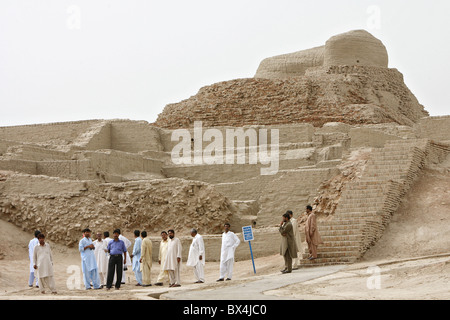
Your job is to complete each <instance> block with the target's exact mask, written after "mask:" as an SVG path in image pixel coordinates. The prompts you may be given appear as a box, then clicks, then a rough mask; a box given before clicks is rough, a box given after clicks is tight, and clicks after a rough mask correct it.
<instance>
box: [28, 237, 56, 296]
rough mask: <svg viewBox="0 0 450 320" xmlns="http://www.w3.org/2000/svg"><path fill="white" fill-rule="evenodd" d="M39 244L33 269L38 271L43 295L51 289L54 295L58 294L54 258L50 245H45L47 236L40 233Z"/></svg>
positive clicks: (36, 247)
mask: <svg viewBox="0 0 450 320" xmlns="http://www.w3.org/2000/svg"><path fill="white" fill-rule="evenodd" d="M38 241H39V244H38V245H37V246H35V247H34V251H33V268H34V269H35V270H37V273H38V277H39V283H40V284H41V293H45V289H46V288H49V289H50V290H51V291H52V293H53V294H56V288H55V280H54V279H53V256H52V250H51V249H50V245H49V244H48V243H45V235H44V234H43V233H39V235H38Z"/></svg>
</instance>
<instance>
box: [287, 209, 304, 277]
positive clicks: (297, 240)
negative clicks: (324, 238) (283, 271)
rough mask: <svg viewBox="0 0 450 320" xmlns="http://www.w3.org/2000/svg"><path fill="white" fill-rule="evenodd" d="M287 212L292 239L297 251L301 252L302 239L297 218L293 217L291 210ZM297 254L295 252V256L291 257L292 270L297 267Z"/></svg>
mask: <svg viewBox="0 0 450 320" xmlns="http://www.w3.org/2000/svg"><path fill="white" fill-rule="evenodd" d="M286 212H287V213H289V216H290V217H291V220H290V221H291V223H292V229H293V230H294V239H295V244H296V245H297V252H300V253H301V252H302V240H301V238H300V230H299V229H298V220H297V219H295V218H294V213H293V212H292V211H291V210H288V211H286ZM298 260H299V255H298V254H297V258H294V259H293V263H292V270H297V269H298V268H299V264H298Z"/></svg>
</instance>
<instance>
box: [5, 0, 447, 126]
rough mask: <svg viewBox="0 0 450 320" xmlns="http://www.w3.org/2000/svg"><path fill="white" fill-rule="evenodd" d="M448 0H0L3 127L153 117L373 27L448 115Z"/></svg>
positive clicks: (395, 60) (432, 108) (397, 64)
mask: <svg viewBox="0 0 450 320" xmlns="http://www.w3.org/2000/svg"><path fill="white" fill-rule="evenodd" d="M449 15H450V1H448V0H433V1H424V0H415V1H411V0H409V1H406V0H403V1H400V0H390V1H375V0H374V1H364V0H345V1H344V0H339V1H336V0H334V1H331V0H330V1H317V0H316V1H294V0H276V1H266V0H254V1H249V0H228V1H215V0H198V1H197V0H176V1H175V0H167V1H150V0H71V1H66V0H41V1H36V0H27V1H26V0H1V2H0V126H9V125H19V124H30V123H46V122H56V121H73V120H85V119H113V118H123V119H133V120H146V121H149V122H153V121H154V120H156V117H157V116H158V114H159V113H160V112H161V111H162V110H163V108H164V106H165V105H166V104H168V103H174V102H179V101H181V100H183V99H186V98H189V97H190V96H192V95H194V94H196V93H197V91H198V90H199V89H200V88H201V87H202V86H205V85H209V84H212V83H215V82H219V81H225V80H231V79H236V78H247V77H253V76H254V74H255V72H256V69H257V67H258V65H259V62H260V61H261V60H262V59H264V58H266V57H270V56H274V55H278V54H283V53H289V52H294V51H299V50H303V49H308V48H311V47H314V46H319V45H323V44H325V41H326V40H327V39H328V38H330V37H331V36H333V35H335V34H338V33H342V32H346V31H349V30H352V29H366V30H367V31H369V32H371V33H372V34H373V35H374V36H375V37H377V38H379V39H380V40H381V41H383V43H384V44H385V46H386V48H387V50H388V54H389V67H391V68H397V69H398V70H399V71H400V72H402V73H403V75H404V77H405V83H406V85H407V86H408V87H409V88H410V89H411V91H412V92H413V93H414V94H415V95H416V97H417V98H418V100H419V102H420V103H422V104H423V105H424V106H425V108H426V110H428V111H429V112H430V114H431V115H445V114H450V112H449V103H450V88H449V86H448V78H449V75H450V63H449V59H450V41H449V39H450V19H449V18H448V17H449Z"/></svg>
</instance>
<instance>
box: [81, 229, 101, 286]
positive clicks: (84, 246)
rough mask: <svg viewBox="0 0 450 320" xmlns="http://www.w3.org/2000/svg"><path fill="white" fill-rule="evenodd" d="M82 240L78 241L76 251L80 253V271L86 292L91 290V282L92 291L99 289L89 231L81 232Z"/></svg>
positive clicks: (93, 248) (98, 278) (92, 244)
mask: <svg viewBox="0 0 450 320" xmlns="http://www.w3.org/2000/svg"><path fill="white" fill-rule="evenodd" d="M83 235H84V237H83V239H81V240H80V243H79V245H78V250H79V251H80V253H81V269H82V271H83V281H84V286H85V287H86V290H89V289H91V282H92V284H93V286H94V289H101V288H102V286H101V285H100V277H99V275H98V268H97V261H96V260H95V254H94V250H95V246H94V243H93V242H92V239H91V230H89V229H84V230H83Z"/></svg>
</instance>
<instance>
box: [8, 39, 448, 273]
mask: <svg viewBox="0 0 450 320" xmlns="http://www.w3.org/2000/svg"><path fill="white" fill-rule="evenodd" d="M368 48H369V49H370V50H367V49H368ZM194 121H202V123H203V126H204V127H205V128H215V129H217V130H219V131H220V132H225V130H226V129H227V128H232V127H243V129H244V130H245V129H249V128H251V129H252V130H256V131H258V132H259V130H262V129H277V130H279V143H278V150H279V170H278V172H277V173H276V174H274V175H261V174H260V169H261V166H262V165H261V164H259V163H257V164H249V163H245V164H213V165H209V164H186V165H180V164H175V163H173V162H172V159H171V151H172V149H173V147H174V146H175V144H176V143H177V141H172V139H171V136H172V133H173V132H174V129H178V128H186V129H188V130H191V131H192V130H193V125H194ZM449 128H450V116H443V117H428V114H427V112H426V111H425V110H424V108H423V106H422V105H420V104H419V102H418V101H417V99H416V98H415V97H414V95H413V94H412V93H411V92H410V91H409V89H408V88H407V86H406V85H405V84H404V82H403V76H402V75H401V73H400V72H399V71H397V70H396V69H389V68H387V52H386V49H385V48H384V46H383V45H382V43H381V41H379V40H378V39H375V38H374V37H373V36H371V35H370V34H368V33H367V32H365V31H355V32H350V33H348V34H343V35H338V36H335V37H333V38H331V39H330V40H329V41H328V42H327V44H326V45H325V46H323V47H319V48H314V49H310V50H306V51H300V52H297V53H293V54H288V55H283V56H279V57H273V58H268V59H266V60H264V61H263V62H262V63H261V65H260V67H259V69H258V71H257V74H256V76H255V78H251V79H237V80H231V81H226V82H221V83H217V84H213V85H211V86H207V87H204V88H202V89H200V91H199V93H198V94H197V95H195V96H193V97H191V98H189V99H187V100H184V101H182V102H179V103H176V104H171V105H168V106H166V108H165V109H164V110H163V111H162V113H161V114H160V116H159V117H158V119H157V121H156V122H155V123H148V122H146V121H131V120H89V121H78V122H64V123H51V124H36V125H25V126H12V127H1V128H0V217H1V218H2V219H4V220H7V221H9V222H11V223H14V224H15V225H17V226H20V227H22V228H23V229H24V230H27V231H30V232H31V231H33V230H34V229H36V228H39V229H41V230H43V231H44V232H46V233H47V234H48V238H49V239H50V240H51V241H56V242H60V243H65V244H68V245H71V244H74V243H75V242H76V241H77V240H79V237H80V235H81V229H83V228H85V227H90V228H91V229H93V230H98V229H101V231H103V230H110V231H111V230H112V229H113V228H116V227H121V228H123V229H124V230H128V231H131V230H133V229H135V228H140V229H144V228H145V229H146V230H147V231H149V233H150V235H151V236H152V237H154V238H155V239H158V235H159V232H160V230H163V229H168V228H174V229H175V230H177V231H178V235H179V236H180V237H181V239H182V240H183V241H185V242H186V244H188V243H189V242H190V237H189V235H188V231H189V229H190V228H192V227H195V228H198V230H199V233H201V234H203V235H204V238H205V243H206V246H207V250H208V252H209V253H210V254H209V255H208V259H210V260H217V259H219V251H220V233H221V226H222V224H223V222H225V221H229V222H231V224H232V230H233V231H235V232H237V233H240V230H241V227H242V226H245V225H250V224H251V225H253V226H254V228H255V229H254V230H255V241H254V242H253V243H252V247H253V252H254V254H255V256H266V255H271V254H276V253H278V252H279V241H280V240H279V237H280V236H279V233H278V228H277V227H276V225H277V224H279V221H280V217H281V215H282V214H283V213H284V212H285V211H286V210H292V211H293V212H294V214H295V215H296V216H297V215H298V214H300V213H303V212H304V208H305V206H306V205H307V204H313V205H314V207H315V209H316V212H317V214H318V217H319V230H320V232H321V235H322V238H323V240H324V242H325V243H324V244H323V245H322V246H320V247H319V258H318V259H317V260H315V261H309V260H306V259H303V260H302V264H303V265H305V266H307V265H321V264H334V263H351V262H354V261H357V259H358V258H360V257H362V256H363V255H364V252H365V251H366V250H367V249H368V248H370V247H371V246H372V245H373V244H374V243H375V242H376V241H377V240H378V239H379V238H380V237H381V236H382V234H383V230H384V228H385V226H386V225H387V223H389V220H390V217H391V216H392V215H393V214H395V211H396V209H397V207H398V206H399V204H400V203H401V201H402V198H403V196H404V195H405V194H406V193H407V192H408V190H409V188H410V187H411V185H412V184H414V181H415V177H416V176H417V175H418V173H419V172H420V170H422V169H423V168H425V167H426V166H427V165H429V164H432V163H439V162H440V161H443V160H444V159H445V158H446V157H447V156H448V155H449V154H450V130H449ZM203 147H205V145H203ZM246 151H247V152H248V145H247V146H246ZM357 155H363V157H360V158H358V157H357ZM184 236H185V237H184ZM154 245H155V246H157V245H158V242H157V241H154ZM187 247H188V245H186V248H187ZM153 252H154V253H156V254H157V252H158V251H157V250H156V248H155V250H154V251H153ZM184 254H185V255H186V256H187V250H186V252H184ZM236 257H237V259H248V258H249V252H248V248H247V247H246V246H240V247H238V249H237V252H236ZM304 258H306V251H305V255H304Z"/></svg>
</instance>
